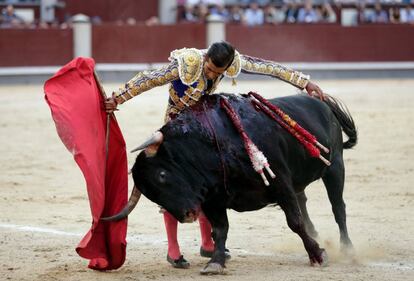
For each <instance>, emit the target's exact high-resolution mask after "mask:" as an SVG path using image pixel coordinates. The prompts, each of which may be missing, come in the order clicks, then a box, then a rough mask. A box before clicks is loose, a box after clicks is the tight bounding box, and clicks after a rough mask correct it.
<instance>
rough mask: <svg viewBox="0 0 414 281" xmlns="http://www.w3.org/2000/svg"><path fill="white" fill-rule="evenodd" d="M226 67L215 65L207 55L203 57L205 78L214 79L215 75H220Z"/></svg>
mask: <svg viewBox="0 0 414 281" xmlns="http://www.w3.org/2000/svg"><path fill="white" fill-rule="evenodd" d="M226 69H227V68H226V67H217V66H215V65H214V63H213V62H212V61H211V59H210V58H209V57H207V56H206V57H205V59H204V66H203V70H204V75H205V77H206V78H207V79H211V80H214V79H216V78H217V77H219V76H221V75H222V74H223V73H224V71H226Z"/></svg>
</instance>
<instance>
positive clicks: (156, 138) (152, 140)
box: [131, 131, 164, 153]
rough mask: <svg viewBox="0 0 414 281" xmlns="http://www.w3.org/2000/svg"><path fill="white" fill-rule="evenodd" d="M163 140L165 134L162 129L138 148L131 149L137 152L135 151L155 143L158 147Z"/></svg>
mask: <svg viewBox="0 0 414 281" xmlns="http://www.w3.org/2000/svg"><path fill="white" fill-rule="evenodd" d="M163 140H164V136H163V135H162V133H161V132H160V131H156V132H155V133H153V134H152V136H151V137H150V138H149V139H148V140H146V141H145V142H144V143H143V144H141V145H140V146H138V147H137V148H135V149H133V150H131V153H132V152H135V151H138V150H141V149H144V148H147V147H149V146H151V145H155V146H156V148H158V146H159V145H160V144H161V143H162V141H163Z"/></svg>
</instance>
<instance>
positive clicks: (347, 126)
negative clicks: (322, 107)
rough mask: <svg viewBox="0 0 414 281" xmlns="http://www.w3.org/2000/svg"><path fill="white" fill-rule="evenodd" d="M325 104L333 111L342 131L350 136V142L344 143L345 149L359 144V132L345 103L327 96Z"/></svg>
mask: <svg viewBox="0 0 414 281" xmlns="http://www.w3.org/2000/svg"><path fill="white" fill-rule="evenodd" d="M325 103H326V104H327V105H328V106H329V108H330V109H331V110H332V112H333V114H334V115H335V117H336V119H338V121H339V123H340V124H341V127H342V131H343V132H344V133H345V134H346V135H347V136H348V140H347V141H346V142H344V144H343V148H345V149H347V148H352V147H354V146H355V145H356V144H357V142H358V132H357V129H356V127H355V122H354V119H353V118H352V116H351V113H350V112H349V110H348V108H347V107H346V105H345V104H344V103H342V102H341V101H339V100H337V99H335V98H334V97H332V96H330V95H325Z"/></svg>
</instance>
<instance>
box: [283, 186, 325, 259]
mask: <svg viewBox="0 0 414 281" xmlns="http://www.w3.org/2000/svg"><path fill="white" fill-rule="evenodd" d="M277 189H278V190H279V191H278V193H277V201H278V203H279V206H280V207H281V208H282V210H283V211H284V212H285V215H286V220H287V224H288V226H289V228H290V229H291V230H292V231H293V232H295V233H297V234H298V235H299V237H300V238H301V239H302V241H303V245H304V246H305V249H306V251H307V252H308V255H309V259H310V263H311V265H314V264H316V263H319V264H320V265H323V266H325V265H327V263H328V256H327V254H326V251H325V250H324V249H321V248H320V247H319V244H318V242H316V241H315V240H314V239H313V238H312V237H310V236H309V234H308V233H307V232H306V229H305V224H304V222H303V217H302V214H301V212H300V209H299V205H298V202H297V199H296V194H295V193H294V192H293V188H291V187H290V186H289V185H286V186H278V187H277Z"/></svg>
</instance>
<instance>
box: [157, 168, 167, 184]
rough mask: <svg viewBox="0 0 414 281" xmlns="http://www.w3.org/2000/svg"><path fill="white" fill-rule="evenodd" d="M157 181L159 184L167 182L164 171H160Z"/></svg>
mask: <svg viewBox="0 0 414 281" xmlns="http://www.w3.org/2000/svg"><path fill="white" fill-rule="evenodd" d="M158 179H159V181H160V183H165V182H166V180H167V173H166V172H165V171H160V174H159V175H158Z"/></svg>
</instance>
